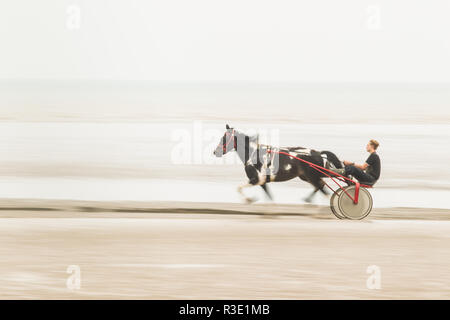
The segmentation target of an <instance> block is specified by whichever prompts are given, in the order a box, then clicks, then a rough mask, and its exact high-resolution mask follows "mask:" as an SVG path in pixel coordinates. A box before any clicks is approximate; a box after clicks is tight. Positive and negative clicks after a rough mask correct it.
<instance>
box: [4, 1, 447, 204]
mask: <svg viewBox="0 0 450 320" xmlns="http://www.w3.org/2000/svg"><path fill="white" fill-rule="evenodd" d="M449 16H450V2H449V1H447V0H442V1H439V0H433V1H427V2H424V1H417V0H414V1H406V0H402V1H365V0H364V1H360V0H358V1H357V0H352V1H350V0H344V1H339V2H336V1H331V0H326V1H325V0H321V1H304V2H300V1H286V0H282V1H276V2H275V1H261V0H258V1H256V0H255V1H253V0H246V1H235V0H228V1H216V0H213V1H211V0H208V1H206V0H204V1H199V0H192V1H182V0H179V1H174V0H168V1H126V2H125V1H116V0H108V1H107V0H96V1H81V0H78V1H77V0H72V1H67V0H66V1H56V0H54V1H50V0H42V1H35V2H30V1H24V0H18V1H9V2H3V3H2V4H1V5H0V39H1V50H0V121H1V122H0V190H1V193H0V197H2V198H38V199H81V200H142V201H152V200H179V201H226V202H227V201H228V202H239V201H240V199H239V198H238V196H237V193H236V186H237V184H240V183H243V182H245V176H244V171H243V168H242V166H240V165H238V163H237V162H233V161H231V162H228V163H220V162H217V160H215V159H214V158H213V157H212V150H213V149H214V147H215V145H216V144H217V143H218V142H219V141H218V139H219V137H220V136H221V135H222V134H223V131H224V129H225V124H226V123H229V124H230V125H232V126H234V127H235V128H237V129H242V130H243V131H246V130H250V129H251V130H256V131H270V132H275V133H276V135H277V140H278V142H279V144H280V145H284V146H286V145H300V146H305V147H310V148H314V149H318V150H331V151H333V152H335V153H336V154H337V155H338V156H339V157H340V158H341V159H348V160H354V161H356V162H363V161H364V160H365V159H366V157H367V154H366V153H365V151H364V147H365V144H366V143H367V141H368V140H369V139H372V138H374V139H377V140H379V141H380V143H381V146H380V149H379V154H380V156H381V159H382V176H381V179H380V181H379V182H378V184H377V186H376V188H375V189H374V199H375V206H387V207H389V206H401V207H403V206H407V207H414V206H419V207H438V208H450V204H449V202H448V201H447V200H446V198H445V196H446V195H447V194H448V191H449V189H450V182H449V181H450V171H449V170H448V164H449V163H450V151H449V148H448V146H449V141H450V139H449V138H450V130H449V129H450V108H449V106H450V60H449V57H450V37H449V31H450V19H449ZM197 129H198V130H199V132H200V135H197V136H196V133H195V131H196V130H197ZM179 130H184V131H183V132H184V133H185V138H186V137H187V138H186V140H179V137H178V138H177V135H176V134H175V132H178V131H179ZM271 130H272V131H271ZM194 139H197V141H194ZM183 141H184V142H183ZM262 142H268V143H270V142H271V141H262ZM180 143H185V144H186V150H188V151H189V152H191V155H190V156H188V157H187V158H188V161H185V162H184V163H181V164H180V163H178V162H177V161H174V157H175V158H176V156H174V148H175V147H176V146H177V145H178V146H179V144H180ZM199 152H200V153H201V159H200V161H196V160H195V159H196V158H195V154H198V153H199ZM228 157H233V155H229V156H228ZM189 159H192V161H189ZM197 160H198V159H197ZM309 189H310V186H309V185H307V184H305V183H304V182H300V181H291V182H288V183H285V184H282V185H273V190H274V196H275V201H276V202H291V203H301V202H302V200H301V199H302V198H303V196H304V195H306V194H307V193H308V192H309ZM249 192H255V193H256V194H259V195H260V196H262V194H260V193H259V192H260V191H259V190H253V191H249ZM262 201H263V200H262ZM316 201H317V203H321V204H326V203H327V201H328V200H327V199H326V198H325V197H322V198H320V197H318V198H317V199H316Z"/></svg>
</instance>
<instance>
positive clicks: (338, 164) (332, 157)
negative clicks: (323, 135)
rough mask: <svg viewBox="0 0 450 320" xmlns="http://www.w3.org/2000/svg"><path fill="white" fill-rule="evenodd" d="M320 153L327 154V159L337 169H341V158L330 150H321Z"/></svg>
mask: <svg viewBox="0 0 450 320" xmlns="http://www.w3.org/2000/svg"><path fill="white" fill-rule="evenodd" d="M320 154H325V155H326V156H327V159H328V161H330V162H331V163H332V164H333V165H334V166H335V167H336V168H337V169H342V168H343V165H342V162H341V160H339V159H338V157H337V156H336V155H335V154H334V153H333V152H331V151H322V152H320Z"/></svg>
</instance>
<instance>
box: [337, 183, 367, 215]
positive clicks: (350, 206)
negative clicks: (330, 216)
mask: <svg viewBox="0 0 450 320" xmlns="http://www.w3.org/2000/svg"><path fill="white" fill-rule="evenodd" d="M355 189H356V187H355V186H348V187H346V188H344V190H345V191H347V193H348V194H349V195H351V196H352V197H353V196H354V195H355ZM372 206H373V200H372V196H371V195H370V192H369V191H367V189H365V188H359V197H358V203H357V204H355V203H354V202H353V200H352V199H351V198H350V197H349V196H348V195H347V194H346V193H345V192H341V193H339V196H338V207H339V211H340V213H341V214H342V215H343V216H345V217H346V218H348V219H351V220H361V219H364V218H365V217H367V216H368V214H369V213H370V211H372Z"/></svg>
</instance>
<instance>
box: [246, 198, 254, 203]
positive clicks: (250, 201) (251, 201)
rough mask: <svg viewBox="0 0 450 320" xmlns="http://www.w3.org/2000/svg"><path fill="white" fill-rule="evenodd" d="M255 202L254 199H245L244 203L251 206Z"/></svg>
mask: <svg viewBox="0 0 450 320" xmlns="http://www.w3.org/2000/svg"><path fill="white" fill-rule="evenodd" d="M255 201H256V199H255V198H245V202H246V203H247V204H252V203H253V202H255Z"/></svg>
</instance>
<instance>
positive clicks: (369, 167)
mask: <svg viewBox="0 0 450 320" xmlns="http://www.w3.org/2000/svg"><path fill="white" fill-rule="evenodd" d="M379 145H380V144H379V143H378V141H376V140H373V139H372V140H370V141H369V143H368V144H367V146H366V151H367V152H369V153H370V155H369V157H368V158H367V160H366V162H364V163H363V164H356V163H354V162H351V161H347V160H344V165H345V168H344V169H333V170H332V171H334V172H336V173H339V174H341V175H344V176H348V175H352V176H353V177H355V178H356V179H358V181H359V182H360V183H363V184H367V185H374V184H375V182H377V180H378V178H380V172H381V162H380V157H379V156H378V154H377V152H376V150H377V148H378V146H379Z"/></svg>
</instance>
